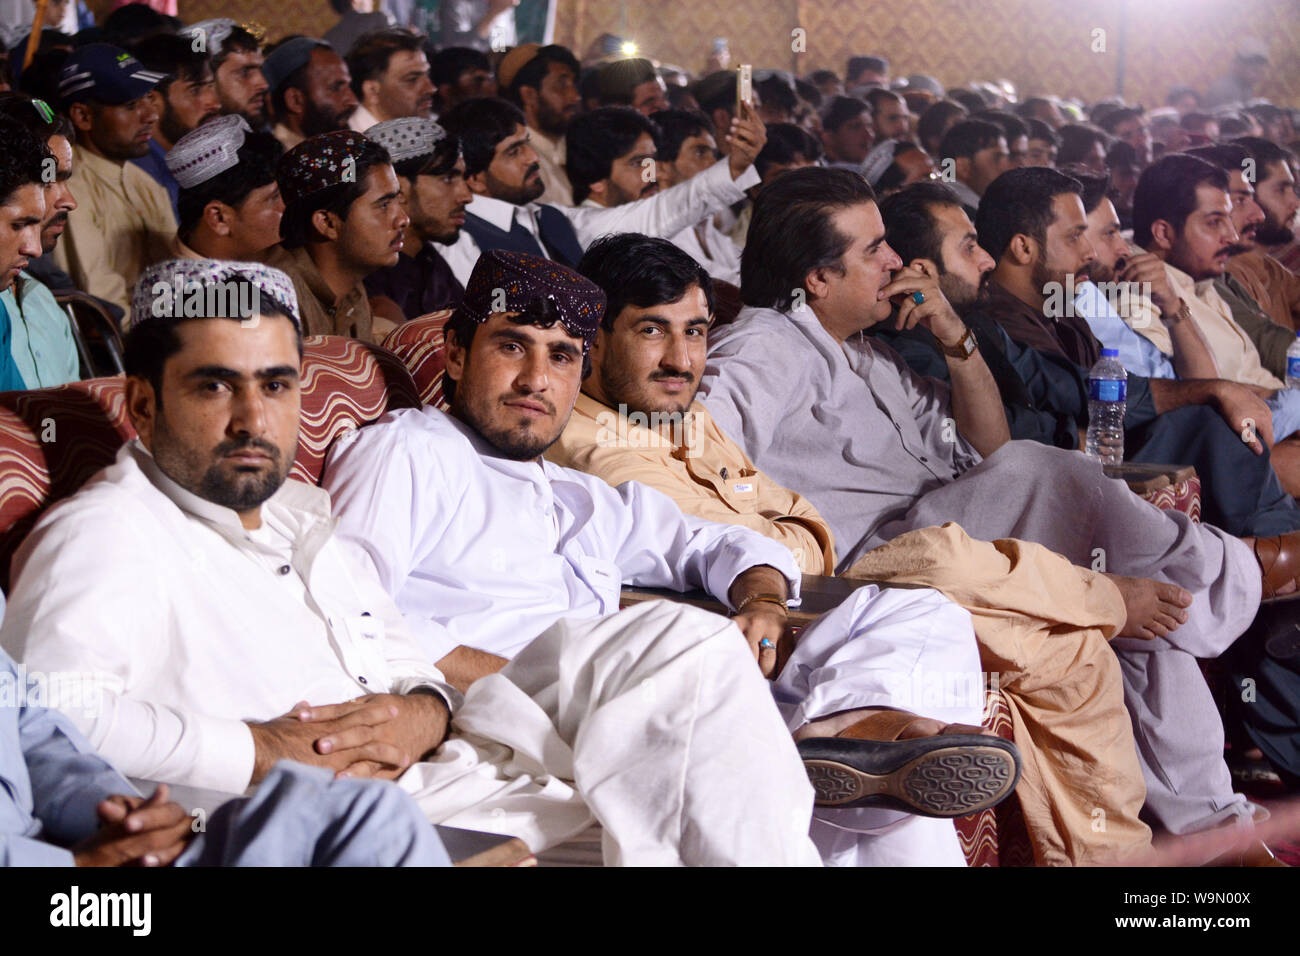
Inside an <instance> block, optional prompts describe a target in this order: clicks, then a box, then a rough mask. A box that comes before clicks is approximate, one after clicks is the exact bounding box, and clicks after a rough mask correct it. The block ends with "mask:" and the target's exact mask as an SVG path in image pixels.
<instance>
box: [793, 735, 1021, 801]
mask: <svg viewBox="0 0 1300 956" xmlns="http://www.w3.org/2000/svg"><path fill="white" fill-rule="evenodd" d="M921 719H922V718H920V717H917V716H916V715H915V714H911V713H908V712H906V711H901V710H883V711H880V712H878V713H875V714H872V715H871V716H870V717H866V718H864V719H862V720H860V721H858V722H857V723H856V724H854V725H853V726H851V727H848V728H846V729H845V730H842V731H841V732H840V733H839V734H837V735H836V736H834V737H806V738H804V739H803V740H800V741H799V742H798V745H797V746H798V748H799V755H800V757H802V758H803V763H804V769H805V770H806V771H807V772H808V779H809V781H811V783H812V785H813V789H814V790H815V791H816V801H815V802H816V804H817V806H819V807H836V808H840V809H848V808H852V807H881V808H888V809H893V810H903V811H905V812H907V813H916V814H920V815H922V816H928V817H957V816H964V815H965V814H968V813H975V812H976V811H979V810H983V809H985V808H986V807H991V806H994V805H996V804H998V803H1000V802H1002V801H1003V800H1005V799H1006V798H1007V797H1009V796H1010V795H1011V793H1012V791H1014V790H1015V786H1016V782H1017V781H1018V780H1019V779H1020V754H1019V752H1018V751H1017V750H1016V746H1015V744H1013V743H1011V741H1009V740H1003V739H1002V738H1000V737H991V736H986V735H983V734H981V733H979V729H980V728H978V727H963V726H960V725H949V726H948V727H946V728H945V729H944V731H943V732H942V733H939V734H934V735H929V736H925V737H911V738H908V739H906V740H900V739H899V738H900V737H901V736H902V735H903V733H905V732H906V730H907V728H908V727H909V726H911V725H912V724H914V723H916V722H917V721H919V720H921Z"/></svg>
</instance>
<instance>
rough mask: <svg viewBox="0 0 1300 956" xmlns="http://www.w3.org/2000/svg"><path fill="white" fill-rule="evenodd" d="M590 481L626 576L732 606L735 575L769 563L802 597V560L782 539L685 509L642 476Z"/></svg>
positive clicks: (630, 580)
mask: <svg viewBox="0 0 1300 956" xmlns="http://www.w3.org/2000/svg"><path fill="white" fill-rule="evenodd" d="M590 487H591V489H592V491H593V494H594V496H595V497H596V499H597V500H596V508H597V511H598V513H600V514H602V515H604V514H608V515H609V518H608V519H607V520H608V521H609V528H608V529H607V530H606V531H605V533H606V534H607V535H608V537H609V538H610V539H611V540H612V541H613V542H614V543H615V545H616V547H617V552H616V554H615V556H614V559H613V560H614V562H615V563H616V564H617V565H618V566H619V569H620V570H621V571H622V572H623V580H624V581H625V582H627V583H630V584H635V585H639V586H641V587H656V588H671V589H672V590H675V591H686V590H690V589H692V588H700V589H702V590H704V591H707V592H708V593H709V594H711V595H712V596H713V597H715V598H716V599H717V600H719V601H721V602H722V603H723V604H725V605H727V606H728V607H731V602H730V600H728V597H727V592H728V591H730V590H731V585H732V583H733V582H734V581H735V580H736V578H737V577H739V576H740V575H741V574H742V573H744V572H745V571H748V570H749V569H750V568H753V567H757V566H758V565H762V564H766V565H770V566H771V567H774V568H776V569H777V570H778V571H780V572H781V573H782V574H783V575H784V576H785V579H786V583H787V585H788V587H789V589H790V597H791V599H792V600H798V597H799V582H800V580H801V576H802V575H801V572H800V570H799V565H798V564H797V563H796V562H795V559H794V555H793V554H791V553H790V549H789V548H787V547H786V546H785V545H783V544H781V543H780V542H777V541H773V540H772V539H770V538H768V537H767V536H766V535H762V534H759V533H758V532H757V531H751V530H750V529H749V528H742V527H739V526H737V525H727V524H719V523H717V522H714V521H706V520H704V519H703V518H696V517H694V516H691V515H685V514H683V513H682V511H681V509H680V508H678V507H677V504H676V502H674V501H673V500H672V499H671V498H669V497H668V496H667V495H665V494H663V493H662V492H659V491H656V490H655V489H653V488H651V487H649V486H648V485H643V484H641V483H640V482H639V481H628V482H624V483H623V484H621V485H619V486H618V487H617V488H610V487H609V486H608V485H605V484H603V483H601V482H598V481H595V480H594V479H593V483H592V485H591V486H590Z"/></svg>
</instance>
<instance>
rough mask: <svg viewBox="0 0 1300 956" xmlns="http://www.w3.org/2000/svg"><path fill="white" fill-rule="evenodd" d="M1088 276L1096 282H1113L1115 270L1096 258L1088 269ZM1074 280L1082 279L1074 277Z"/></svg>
mask: <svg viewBox="0 0 1300 956" xmlns="http://www.w3.org/2000/svg"><path fill="white" fill-rule="evenodd" d="M1088 278H1089V279H1091V280H1092V281H1093V282H1096V283H1102V282H1114V281H1115V270H1114V269H1113V268H1112V267H1110V266H1108V265H1105V264H1103V263H1102V261H1101V260H1100V259H1098V260H1096V261H1095V262H1093V264H1092V266H1091V268H1090V269H1089V270H1088ZM1075 281H1076V282H1081V281H1082V280H1077V279H1076V280H1075Z"/></svg>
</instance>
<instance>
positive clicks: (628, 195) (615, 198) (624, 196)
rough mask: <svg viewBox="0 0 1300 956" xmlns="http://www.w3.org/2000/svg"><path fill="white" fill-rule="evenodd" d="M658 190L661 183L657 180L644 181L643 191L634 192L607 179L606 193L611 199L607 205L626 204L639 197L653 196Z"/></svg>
mask: <svg viewBox="0 0 1300 956" xmlns="http://www.w3.org/2000/svg"><path fill="white" fill-rule="evenodd" d="M658 191H659V184H658V183H655V182H648V183H644V184H643V185H642V186H641V191H640V192H639V193H632V192H629V191H628V190H626V189H624V188H623V187H622V186H620V185H619V184H618V183H616V182H614V180H612V179H607V180H605V195H606V197H608V199H609V202H608V203H607V205H609V206H611V207H613V206H625V205H627V204H628V203H630V202H636V201H637V200H638V199H645V198H647V197H648V196H653V195H654V194H655V193H657V192H658Z"/></svg>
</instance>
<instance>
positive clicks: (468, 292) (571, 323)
mask: <svg viewBox="0 0 1300 956" xmlns="http://www.w3.org/2000/svg"><path fill="white" fill-rule="evenodd" d="M540 299H549V300H550V301H551V303H552V304H553V305H554V307H555V311H556V312H557V313H558V314H559V317H560V324H561V325H563V326H564V328H565V331H567V332H568V333H569V334H570V335H574V336H579V337H581V338H582V353H583V354H584V355H585V354H587V350H588V349H590V348H591V343H592V341H593V340H594V339H595V338H596V330H597V329H599V328H600V320H601V317H602V316H603V315H604V314H605V293H604V292H602V291H601V289H600V286H598V285H596V284H595V283H594V282H592V281H591V280H590V279H588V278H586V277H585V276H581V275H579V274H578V273H576V272H574V271H573V270H572V269H570V268H569V267H568V266H563V265H560V263H558V262H553V261H551V260H550V259H543V258H542V257H541V256H533V255H529V254H528V253H526V252H508V251H506V250H504V249H493V250H491V251H490V252H485V253H483V254H482V255H481V256H479V260H478V262H477V263H475V265H474V271H473V272H472V273H470V277H469V283H468V284H467V285H466V286H465V298H464V299H463V300H462V301H461V304H460V306H459V308H457V310H456V314H457V316H458V317H459V316H463V317H466V318H469V319H472V320H473V321H475V322H477V323H479V324H480V325H481V324H482V323H484V322H486V321H487V320H488V318H489V317H490V316H491V315H492V313H494V312H524V311H526V310H527V309H528V308H529V307H530V306H533V305H535V304H536V303H537V302H538V300H540Z"/></svg>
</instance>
